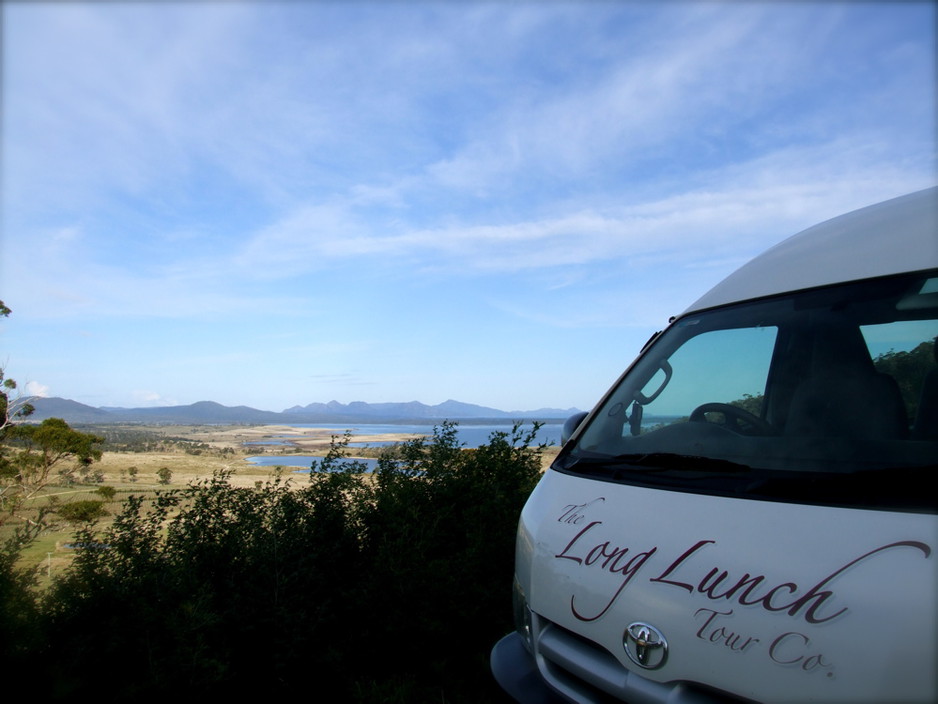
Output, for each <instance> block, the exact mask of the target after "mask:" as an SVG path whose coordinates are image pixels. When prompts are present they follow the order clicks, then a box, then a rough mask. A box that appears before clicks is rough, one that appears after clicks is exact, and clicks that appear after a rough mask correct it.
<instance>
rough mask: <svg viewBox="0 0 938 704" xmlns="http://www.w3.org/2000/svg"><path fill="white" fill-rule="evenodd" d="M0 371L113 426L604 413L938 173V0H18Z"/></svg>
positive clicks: (7, 111) (5, 187) (1, 243)
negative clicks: (810, 255)
mask: <svg viewBox="0 0 938 704" xmlns="http://www.w3.org/2000/svg"><path fill="white" fill-rule="evenodd" d="M2 11H3V69H2V70H3V85H2V88H3V93H2V97H3V103H2V116H3V123H2V148H3V152H2V169H3V171H2V178H3V180H2V189H0V195H2V208H3V210H2V217H3V222H2V235H0V236H2V239H0V299H2V300H3V301H5V303H6V304H7V305H8V306H9V307H10V308H11V309H12V310H13V314H12V315H11V316H10V317H9V318H8V319H6V320H3V321H2V323H0V335H2V337H0V364H2V365H3V366H4V367H5V369H6V373H7V375H8V376H9V377H12V378H15V379H17V380H18V381H19V382H20V385H21V387H22V388H24V389H26V390H28V391H29V392H31V393H36V394H42V395H49V396H63V397H66V398H72V399H75V400H77V401H80V402H83V403H87V404H91V405H95V406H115V405H116V406H145V405H170V404H186V403H192V402H195V401H200V400H215V401H219V402H221V403H224V404H226V405H238V404H246V405H250V406H254V407H256V408H263V409H269V410H282V409H284V408H287V407H289V406H292V405H295V404H306V403H310V402H313V401H329V400H333V399H335V400H338V401H341V402H343V403H348V402H351V401H368V402H386V401H410V400H418V401H422V402H424V403H428V404H435V403H440V402H442V401H444V400H446V399H449V398H454V399H458V400H461V401H466V402H470V403H478V404H482V405H488V406H494V407H497V408H500V409H503V410H519V409H535V408H539V407H543V406H552V407H561V408H567V407H571V406H577V407H580V408H584V409H586V408H590V407H592V405H593V404H594V403H595V402H596V401H597V400H598V398H599V396H600V395H601V394H602V393H603V392H604V391H605V390H606V389H607V388H608V387H609V386H610V385H611V384H612V382H613V381H614V380H615V378H616V377H617V376H618V375H619V373H620V372H621V371H622V370H623V369H624V368H625V366H626V365H627V364H628V363H629V362H630V361H631V360H632V359H633V358H634V356H635V355H636V354H637V353H638V351H639V349H640V347H641V345H642V344H643V343H644V341H645V340H646V339H647V338H648V336H649V335H650V334H651V333H652V332H654V331H655V330H658V329H660V328H661V327H663V326H664V325H665V324H666V323H667V319H668V317H669V316H670V315H673V314H676V313H679V312H681V311H682V310H683V309H684V308H685V307H687V306H688V305H689V304H690V303H691V302H693V300H695V299H696V298H697V297H698V296H699V295H701V294H702V293H703V292H704V291H705V290H706V289H708V288H709V287H710V286H712V285H714V284H715V283H716V282H717V281H719V280H720V279H721V278H722V277H723V276H725V275H726V274H728V273H729V272H730V271H731V270H732V269H734V268H735V267H737V266H738V265H740V264H742V263H743V262H745V261H746V260H747V259H748V258H750V257H751V256H753V255H755V254H757V253H758V252H760V251H761V250H763V249H765V248H767V247H769V246H771V245H773V244H775V243H776V242H778V241H779V240H781V239H782V238H784V237H786V236H787V235H790V234H793V233H794V232H796V231H798V230H800V229H803V228H805V227H807V226H809V225H812V224H814V223H816V222H818V221H821V220H824V219H826V218H828V217H832V216H834V215H837V214H839V213H841V212H844V211H846V210H850V209H853V208H856V207H861V206H863V205H867V204H869V203H872V202H876V201H879V200H883V199H886V198H889V197H893V196H896V195H901V194H903V193H906V192H910V191H913V190H918V189H920V188H924V187H927V186H930V185H933V184H934V183H935V182H936V171H935V164H936V161H935V156H936V143H935V130H936V118H935V107H936V106H935V103H936V97H935V85H936V83H935V82H936V77H935V68H934V64H935V57H936V48H935V5H934V4H933V3H928V2H889V3H887V2H884V3H876V2H851V3H835V2H822V3H810V2H798V3H783V2H777V3H764V2H729V3H719V2H696V3H687V2H676V1H675V2H664V3H652V2H634V3H631V2H599V1H596V2H582V3H573V2H563V1H562V0H557V1H555V2H549V3H533V2H515V3H507V2H498V3H496V2H490V3H468V2H467V3H445V2H432V1H430V0H424V1H422V2H403V1H402V2H391V3H377V2H375V3H371V2H350V3H345V2H284V3H260V2H253V3H251V2H245V3H236V2H203V3H199V2H196V3H178V4H177V3H172V4H169V3H152V4H147V3H104V2H95V3H88V4H83V3H60V2H49V3H43V2H35V3H4V5H3V7H2Z"/></svg>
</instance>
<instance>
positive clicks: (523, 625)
mask: <svg viewBox="0 0 938 704" xmlns="http://www.w3.org/2000/svg"><path fill="white" fill-rule="evenodd" d="M511 593H512V606H513V607H514V615H515V630H516V631H518V633H519V634H520V635H521V640H523V641H524V646H525V647H526V648H527V649H528V650H529V651H531V652H534V643H533V642H532V638H533V633H532V630H531V609H530V608H528V600H527V598H526V597H525V595H524V590H523V589H522V588H521V582H519V581H518V577H517V575H516V576H515V579H514V582H513V583H512V590H511Z"/></svg>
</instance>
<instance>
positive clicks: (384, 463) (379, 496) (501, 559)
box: [43, 424, 540, 702]
mask: <svg viewBox="0 0 938 704" xmlns="http://www.w3.org/2000/svg"><path fill="white" fill-rule="evenodd" d="M535 430H536V428H535ZM532 440H533V433H530V434H527V435H523V434H522V433H521V432H520V430H519V429H518V428H516V429H515V430H514V431H513V433H511V434H510V435H509V434H508V433H495V434H493V436H492V437H491V438H490V441H489V443H488V444H487V445H484V446H482V447H480V448H478V449H476V450H463V449H462V448H460V447H459V445H458V443H457V440H456V431H455V426H453V425H452V424H444V425H443V426H442V427H440V428H437V429H436V431H435V433H434V437H433V439H432V440H431V441H425V440H415V441H412V442H409V443H405V444H404V445H403V446H400V447H398V448H397V451H396V453H395V457H391V456H390V455H387V456H384V457H382V458H381V459H380V460H379V466H378V469H377V471H376V473H375V474H374V475H373V476H368V475H365V474H362V471H363V466H362V465H361V464H359V463H355V462H348V461H343V458H344V457H345V448H346V444H347V442H348V437H347V436H346V437H345V438H343V439H341V440H340V439H338V438H336V439H334V441H333V447H332V449H331V450H330V453H329V454H328V455H327V457H326V458H324V459H323V460H322V461H320V462H318V463H314V466H313V467H312V469H313V471H312V472H311V474H310V482H309V484H308V485H304V486H302V487H294V486H292V485H291V484H290V482H289V481H288V480H283V478H282V477H280V476H276V477H275V478H274V479H272V480H271V481H269V482H267V483H265V484H263V485H261V486H259V487H256V488H251V489H248V488H238V487H234V486H232V485H231V483H230V482H229V475H228V473H224V472H222V473H218V474H216V475H215V476H214V477H213V478H212V479H211V480H207V481H202V482H196V483H194V484H191V485H189V486H188V487H186V488H185V489H181V490H172V491H162V492H159V493H158V494H157V497H156V499H155V501H153V502H152V503H151V504H145V503H144V501H143V499H142V498H141V497H130V498H129V499H128V500H127V502H126V504H125V508H124V510H123V511H122V512H121V513H120V514H119V515H118V516H117V517H116V518H115V521H114V523H113V526H112V527H111V528H109V529H108V530H107V531H105V532H104V533H103V534H102V535H97V534H95V533H94V532H93V531H92V530H91V529H90V528H86V529H82V530H80V531H78V536H77V538H76V540H78V541H81V542H89V543H92V542H97V543H106V544H108V545H109V549H108V550H100V551H95V550H85V551H81V552H80V553H78V554H77V555H76V557H75V560H74V562H73V565H72V567H71V569H70V570H69V571H68V572H67V574H66V576H65V577H64V578H61V579H60V580H58V581H57V582H56V584H55V585H54V587H53V589H52V590H51V591H50V593H49V598H48V600H47V601H46V603H45V605H44V606H45V614H46V618H47V627H48V628H47V633H48V636H47V637H48V646H47V648H46V650H45V651H44V652H43V662H48V663H54V664H55V666H54V670H53V671H50V672H49V673H48V675H47V678H48V680H49V681H51V682H54V683H55V686H56V688H57V692H58V694H59V696H62V697H64V696H69V697H72V696H77V695H91V694H95V695H99V694H100V680H99V678H98V677H97V675H96V674H95V673H96V672H97V671H98V665H99V664H100V663H102V662H106V663H108V675H107V681H108V691H109V692H110V693H113V696H114V698H115V699H123V698H130V697H137V696H143V697H145V698H152V697H155V696H164V695H167V694H169V693H178V692H180V691H186V692H187V694H188V693H192V694H214V695H218V694H230V693H238V694H244V693H246V692H249V691H250V692H264V693H265V694H266V695H270V694H272V693H275V694H278V695H285V694H286V695H303V696H304V697H306V696H308V694H309V683H310V682H316V683H318V686H320V687H322V689H323V691H328V692H330V693H331V695H330V698H331V699H332V700H335V701H373V700H375V698H378V699H382V700H398V699H400V700H402V701H403V700H405V699H406V701H411V702H419V701H435V702H436V701H442V700H445V701H447V702H469V701H472V702H484V701H486V700H487V698H488V697H489V696H490V695H491V694H492V693H493V692H495V691H497V687H496V685H494V683H493V682H492V680H491V677H490V675H489V674H488V652H489V649H490V648H491V646H492V645H493V643H494V642H495V640H497V638H499V637H500V636H501V635H503V634H504V633H506V632H507V631H508V630H510V628H511V598H510V593H511V591H510V590H511V576H512V567H513V559H514V558H513V554H514V534H515V529H516V525H517V517H518V513H519V511H520V509H521V506H522V504H523V503H524V500H525V499H526V497H527V495H528V493H529V492H530V491H531V489H532V488H533V486H534V484H535V483H536V481H537V478H538V476H539V473H540V448H529V447H528V444H529V443H530V442H531V441H532Z"/></svg>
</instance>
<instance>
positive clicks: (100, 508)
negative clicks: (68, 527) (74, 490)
mask: <svg viewBox="0 0 938 704" xmlns="http://www.w3.org/2000/svg"><path fill="white" fill-rule="evenodd" d="M56 513H58V514H59V515H60V516H61V517H62V518H64V519H65V520H66V521H68V522H69V523H91V522H93V521H96V520H98V519H99V518H101V517H103V516H106V515H107V511H106V510H105V508H104V502H103V501H94V500H93V499H85V500H82V501H70V502H69V503H67V504H62V505H61V506H59V507H58V509H57V510H56Z"/></svg>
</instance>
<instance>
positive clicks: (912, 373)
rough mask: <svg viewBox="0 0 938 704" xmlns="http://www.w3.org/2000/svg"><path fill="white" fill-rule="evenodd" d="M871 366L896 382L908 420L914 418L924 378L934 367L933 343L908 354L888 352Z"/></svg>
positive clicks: (919, 346) (925, 344)
mask: <svg viewBox="0 0 938 704" xmlns="http://www.w3.org/2000/svg"><path fill="white" fill-rule="evenodd" d="M873 364H874V365H875V366H876V370H877V371H880V372H883V373H885V374H889V375H890V376H891V377H893V378H894V379H895V380H896V383H897V384H898V385H899V391H900V392H901V393H902V400H903V401H904V402H905V407H906V411H907V413H908V415H909V418H910V419H912V418H915V414H916V412H917V411H918V402H919V394H920V393H921V388H922V385H923V384H924V381H925V377H926V375H927V374H928V372H929V371H930V370H932V369H934V367H935V342H934V341H933V340H929V341H927V342H923V343H921V344H920V345H918V346H917V347H916V348H915V349H912V350H909V351H908V352H896V351H894V350H890V351H889V352H886V353H885V354H881V355H879V356H878V357H876V359H874V360H873Z"/></svg>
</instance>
